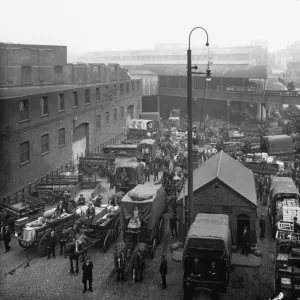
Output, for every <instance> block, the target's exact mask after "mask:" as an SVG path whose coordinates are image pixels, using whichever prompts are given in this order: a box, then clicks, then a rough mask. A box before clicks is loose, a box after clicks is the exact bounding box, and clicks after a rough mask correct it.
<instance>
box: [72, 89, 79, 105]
mask: <svg viewBox="0 0 300 300" xmlns="http://www.w3.org/2000/svg"><path fill="white" fill-rule="evenodd" d="M78 106H79V105H78V92H73V107H78Z"/></svg>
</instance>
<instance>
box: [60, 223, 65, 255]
mask: <svg viewBox="0 0 300 300" xmlns="http://www.w3.org/2000/svg"><path fill="white" fill-rule="evenodd" d="M66 242H67V231H66V229H63V231H62V232H61V234H60V236H59V244H60V256H62V255H63V252H64V249H65V245H66Z"/></svg>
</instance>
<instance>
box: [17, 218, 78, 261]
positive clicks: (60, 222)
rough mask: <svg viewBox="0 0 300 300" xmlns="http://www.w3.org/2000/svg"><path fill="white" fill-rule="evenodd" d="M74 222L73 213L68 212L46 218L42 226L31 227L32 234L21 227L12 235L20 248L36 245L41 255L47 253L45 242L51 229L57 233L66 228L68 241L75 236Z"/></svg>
mask: <svg viewBox="0 0 300 300" xmlns="http://www.w3.org/2000/svg"><path fill="white" fill-rule="evenodd" d="M74 224H75V214H70V215H68V216H66V217H62V218H58V219H54V220H48V221H47V223H46V224H44V225H43V226H40V227H34V228H32V230H31V231H33V233H32V234H28V231H29V230H27V229H26V228H23V230H22V231H21V232H16V233H15V236H14V237H15V238H16V239H18V241H19V244H20V246H21V247H22V248H25V249H27V248H30V247H32V246H34V245H37V246H38V253H39V255H40V256H41V257H42V256H45V255H47V242H48V236H49V234H50V232H51V230H52V229H54V230H55V233H56V234H58V235H59V234H60V233H61V232H62V231H63V229H66V230H67V240H68V241H69V240H71V239H72V238H73V237H74V236H75V230H74V229H73V226H74Z"/></svg>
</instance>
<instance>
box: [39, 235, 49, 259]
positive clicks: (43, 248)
mask: <svg viewBox="0 0 300 300" xmlns="http://www.w3.org/2000/svg"><path fill="white" fill-rule="evenodd" d="M48 236H49V233H45V234H44V235H43V237H42V238H41V240H40V242H39V245H38V253H39V256H40V257H43V256H46V255H47V254H48V251H47V243H48Z"/></svg>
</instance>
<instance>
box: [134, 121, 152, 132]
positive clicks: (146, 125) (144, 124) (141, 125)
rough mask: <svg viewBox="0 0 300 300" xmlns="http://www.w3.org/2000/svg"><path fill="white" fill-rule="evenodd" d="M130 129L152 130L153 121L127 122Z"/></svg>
mask: <svg viewBox="0 0 300 300" xmlns="http://www.w3.org/2000/svg"><path fill="white" fill-rule="evenodd" d="M129 128H130V129H142V130H147V129H152V128H153V121H152V120H142V119H132V120H130V122H129Z"/></svg>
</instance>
